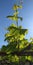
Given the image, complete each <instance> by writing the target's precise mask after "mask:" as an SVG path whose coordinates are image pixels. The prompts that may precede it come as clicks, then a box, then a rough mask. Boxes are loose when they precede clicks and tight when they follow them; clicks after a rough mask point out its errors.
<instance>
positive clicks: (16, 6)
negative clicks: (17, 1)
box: [13, 5, 22, 10]
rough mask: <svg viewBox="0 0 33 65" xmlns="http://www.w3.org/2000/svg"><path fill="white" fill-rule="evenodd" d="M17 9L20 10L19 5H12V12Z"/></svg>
mask: <svg viewBox="0 0 33 65" xmlns="http://www.w3.org/2000/svg"><path fill="white" fill-rule="evenodd" d="M18 8H22V6H21V5H20V6H18V5H14V6H13V10H17V9H18Z"/></svg>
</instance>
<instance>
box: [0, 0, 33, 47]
mask: <svg viewBox="0 0 33 65" xmlns="http://www.w3.org/2000/svg"><path fill="white" fill-rule="evenodd" d="M17 1H18V0H17ZM15 3H16V0H0V47H2V45H6V44H7V42H5V41H4V39H5V37H4V34H5V33H6V32H7V31H6V30H5V28H7V27H8V26H9V25H10V24H11V23H12V20H9V19H7V18H6V16H7V15H10V14H11V15H12V14H13V10H12V6H13V5H14V4H15ZM19 15H20V16H22V17H23V21H22V23H20V22H19V25H20V24H21V25H22V26H23V28H26V29H28V34H27V36H26V38H28V39H29V38H30V37H33V0H23V9H21V10H20V14H19Z"/></svg>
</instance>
